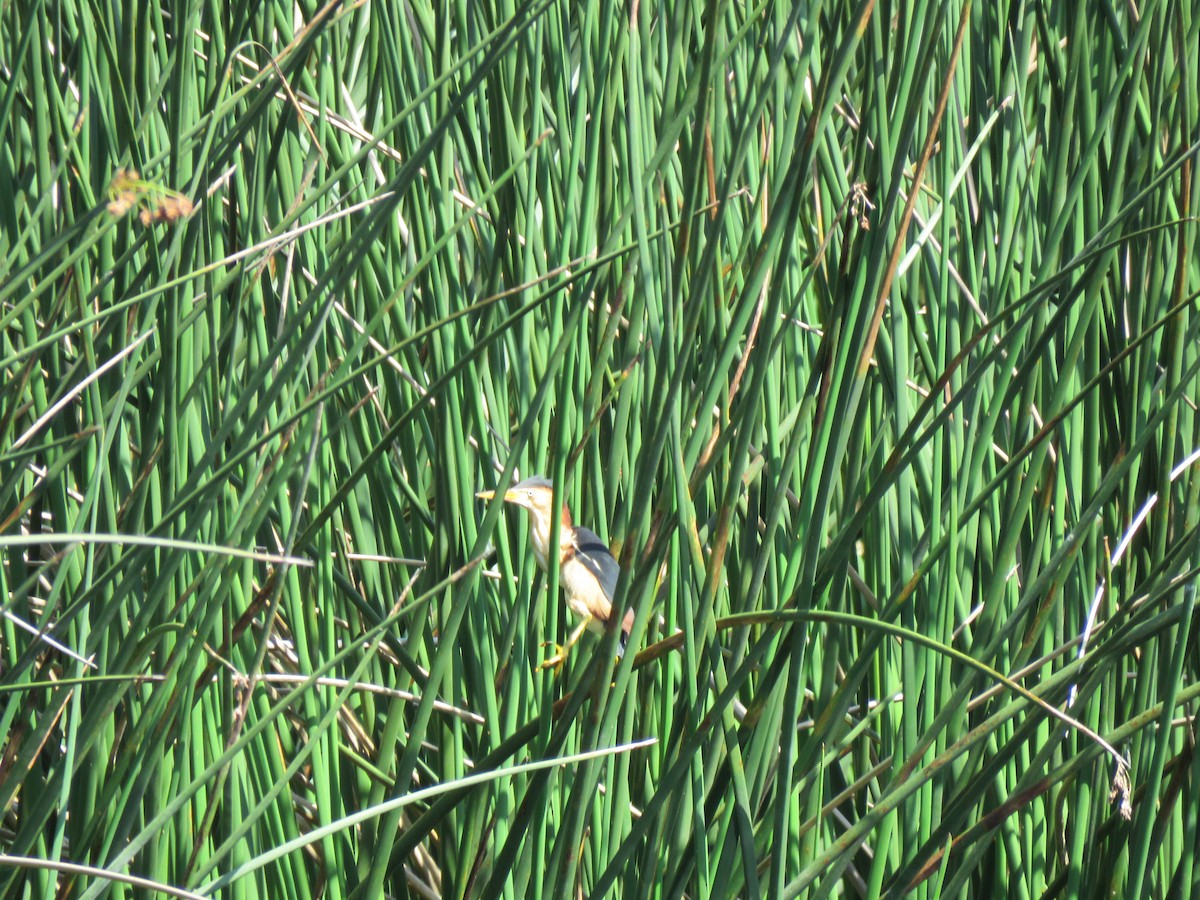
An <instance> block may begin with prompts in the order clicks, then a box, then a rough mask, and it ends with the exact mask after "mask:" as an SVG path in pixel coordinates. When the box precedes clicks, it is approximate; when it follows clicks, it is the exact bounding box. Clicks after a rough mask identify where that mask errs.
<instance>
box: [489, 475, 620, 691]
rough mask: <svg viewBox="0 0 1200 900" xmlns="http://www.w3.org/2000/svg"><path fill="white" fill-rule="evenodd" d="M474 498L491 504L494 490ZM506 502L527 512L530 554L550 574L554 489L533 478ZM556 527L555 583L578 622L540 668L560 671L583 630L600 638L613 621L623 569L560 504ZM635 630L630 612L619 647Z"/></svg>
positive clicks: (510, 492)
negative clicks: (556, 559) (560, 588)
mask: <svg viewBox="0 0 1200 900" xmlns="http://www.w3.org/2000/svg"><path fill="white" fill-rule="evenodd" d="M475 496H477V497H481V498H483V499H485V500H490V499H492V498H493V497H495V496H496V492H495V491H480V492H479V493H478V494H476V495H475ZM504 500H505V501H506V502H508V503H515V504H516V505H517V506H523V507H525V508H526V509H527V510H529V513H530V516H531V517H532V525H533V530H532V537H533V553H534V556H536V557H537V561H538V565H539V566H541V568H542V571H543V572H546V571H548V569H547V565H548V563H549V560H550V530H551V528H552V527H553V523H554V520H553V519H552V516H553V514H554V512H553V510H554V486H553V485H552V484H551V483H550V481H549V480H548V479H546V478H542V477H541V476H534V477H533V478H526V479H525V480H524V481H522V482H521V483H520V484H515V485H513V486H512V487H511V488H509V489H508V490H507V491H505V493H504ZM561 516H562V517H561V519H560V520H559V526H558V580H559V582H560V583H561V584H562V586H563V591H564V592H565V593H566V595H567V608H568V609H570V610H571V612H573V613H574V614H575V615H576V616H578V617H579V618H580V619H581V621H580V623H579V625H578V626H577V627H576V628H575V630H574V631H573V632H571V636H570V637H569V638H567V643H566V644H565V645H560V644H555V645H554V646H555V653H554V655H553V656H551V657H550V658H549V659H547V660H545V661H544V662H543V663H542V664H541V665H540V666H539V667H538V668H541V669H547V668H553V669H555V671H557V670H558V669H560V668H562V664H563V660H565V659H566V657H567V651H569V650H570V649H571V648H572V647H573V646H575V644H576V642H577V641H578V640H579V638H580V636H581V635H582V634H583V632H584V631H585V630H586V629H591V630H592V631H594V632H597V633H599V634H603V633H604V629H605V627H606V626H607V625H608V622H609V620H610V619H611V618H612V617H613V596H614V595H615V594H616V592H617V579H618V578H619V577H620V576H621V567H620V566H619V565H617V561H616V559H615V558H614V557H613V555H612V553H610V552H609V549H608V547H606V546H605V545H604V541H602V540H600V537H599V536H598V535H597V534H596V532H594V531H592V530H591V529H589V528H584V527H582V526H580V525H575V524H573V523H572V522H571V511H570V510H569V509H567V505H566V504H565V503H564V504H563V505H562V514H561ZM632 627H633V610H629V611H628V612H626V613H625V616H624V618H623V619H622V621H621V644H622V646H624V643H625V639H626V638H627V637H628V636H629V629H630V628H632Z"/></svg>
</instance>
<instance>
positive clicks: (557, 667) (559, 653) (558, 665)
mask: <svg viewBox="0 0 1200 900" xmlns="http://www.w3.org/2000/svg"><path fill="white" fill-rule="evenodd" d="M542 646H543V647H553V648H554V655H553V656H551V657H548V658H547V659H544V660H542V662H541V665H539V666H538V671H539V672H541V671H543V670H545V669H553V670H554V674H555V675H561V674H562V667H563V663H564V662H566V660H567V650H566V648H565V647H563V645H562V644H556V643H554V642H553V641H546V642H545V643H543V644H542Z"/></svg>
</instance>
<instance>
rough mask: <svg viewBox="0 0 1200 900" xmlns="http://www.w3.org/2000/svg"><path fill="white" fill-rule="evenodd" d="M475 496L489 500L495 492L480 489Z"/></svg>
mask: <svg viewBox="0 0 1200 900" xmlns="http://www.w3.org/2000/svg"><path fill="white" fill-rule="evenodd" d="M475 496H476V497H478V498H479V499H480V500H491V499H492V498H493V497H495V496H496V492H495V491H480V492H479V493H478V494H476V495H475Z"/></svg>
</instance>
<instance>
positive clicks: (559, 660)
mask: <svg viewBox="0 0 1200 900" xmlns="http://www.w3.org/2000/svg"><path fill="white" fill-rule="evenodd" d="M591 621H592V617H591V616H587V617H586V618H585V619H584V620H583V621H582V622H580V623H579V625H578V627H577V628H576V629H575V630H574V631H572V632H571V636H570V637H569V638H567V643H566V645H565V646H564V645H563V644H555V645H554V655H553V656H551V657H550V658H549V659H546V660H543V661H542V664H541V665H540V666H538V671H541V670H542V669H553V670H554V674H555V675H557V674H558V673H559V672H561V671H562V667H563V663H564V662H566V660H567V651H568V650H570V649H571V648H572V647H574V646H575V644H576V643H577V642H578V641H579V638H580V637H582V636H583V632H584V630H585V629H586V628H587V627H588V623H589V622H591ZM550 644H551V642H550V641H547V642H546V643H544V644H542V646H543V647H549V646H550Z"/></svg>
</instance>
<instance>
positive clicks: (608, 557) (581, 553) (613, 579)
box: [575, 527, 621, 603]
mask: <svg viewBox="0 0 1200 900" xmlns="http://www.w3.org/2000/svg"><path fill="white" fill-rule="evenodd" d="M575 558H576V559H578V560H579V561H580V562H581V563H583V564H584V565H585V566H587V569H588V571H589V572H591V573H592V574H593V575H595V576H596V581H598V582H599V583H600V589H601V590H602V591H604V596H605V597H607V598H608V602H609V603H612V599H613V597H615V596H616V593H617V579H618V578H620V577H621V567H620V566H619V565H617V560H616V558H615V557H613V555H612V553H610V552H609V549H608V546H607V545H606V544H605V543H604V541H602V540H600V536H599V535H598V534H596V532H594V531H592V530H591V529H590V528H579V527H577V528H576V529H575Z"/></svg>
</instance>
